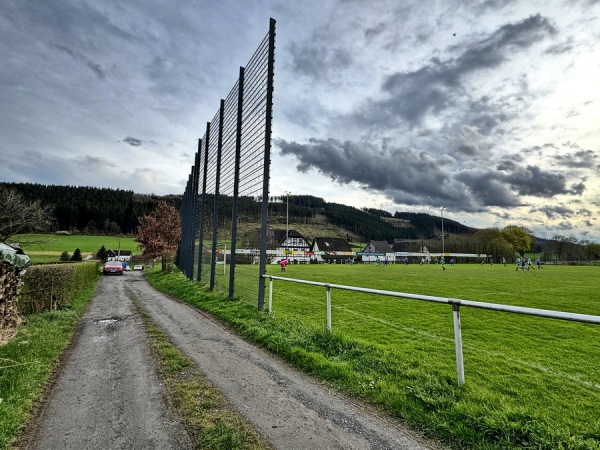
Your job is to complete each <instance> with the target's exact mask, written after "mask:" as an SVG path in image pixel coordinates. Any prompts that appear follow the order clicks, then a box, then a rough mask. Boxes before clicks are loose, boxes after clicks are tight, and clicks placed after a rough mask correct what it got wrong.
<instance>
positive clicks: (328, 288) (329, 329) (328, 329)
mask: <svg viewBox="0 0 600 450" xmlns="http://www.w3.org/2000/svg"><path fill="white" fill-rule="evenodd" d="M326 287H327V331H331V286H329V285H327V286H326Z"/></svg>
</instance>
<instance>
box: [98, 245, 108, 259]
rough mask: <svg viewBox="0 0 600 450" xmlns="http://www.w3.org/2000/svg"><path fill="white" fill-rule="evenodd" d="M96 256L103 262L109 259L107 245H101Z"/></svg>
mask: <svg viewBox="0 0 600 450" xmlns="http://www.w3.org/2000/svg"><path fill="white" fill-rule="evenodd" d="M96 258H98V259H99V260H100V261H102V262H106V260H107V259H108V250H106V247H104V245H103V246H102V247H100V248H99V249H98V251H97V252H96Z"/></svg>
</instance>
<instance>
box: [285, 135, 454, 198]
mask: <svg viewBox="0 0 600 450" xmlns="http://www.w3.org/2000/svg"><path fill="white" fill-rule="evenodd" d="M276 145H277V146H278V147H279V148H280V149H281V154H282V155H293V156H295V157H296V158H297V159H298V161H299V163H298V166H297V169H298V170H299V171H300V172H304V173H307V172H308V171H310V170H311V169H315V170H317V171H319V172H321V173H323V174H325V175H327V176H329V177H331V179H332V180H335V181H337V182H339V183H342V184H345V183H352V182H356V183H359V184H361V185H363V186H365V187H366V188H368V189H373V190H377V191H382V192H385V191H393V192H395V193H396V194H398V193H399V192H407V193H410V194H411V195H412V196H415V197H422V196H427V195H430V196H436V197H437V196H443V197H444V198H450V196H451V195H458V196H460V195H464V192H460V187H459V186H456V185H453V184H452V183H451V179H450V176H449V175H448V174H447V173H446V172H445V171H444V167H445V166H447V165H448V164H450V163H451V162H452V161H451V160H450V159H448V158H447V157H444V158H433V157H431V156H430V155H428V154H426V153H424V152H416V151H414V150H410V149H407V148H391V147H388V146H387V145H385V144H384V145H383V146H381V147H377V146H375V145H373V144H371V143H366V142H361V143H356V142H350V141H338V140H336V139H327V140H320V139H310V141H309V143H308V144H306V145H302V144H298V143H296V142H287V141H285V140H282V139H280V140H277V141H276ZM448 183H449V187H446V188H440V186H443V185H444V184H447V185H448ZM443 189H445V192H443V193H442V192H440V191H441V190H443ZM457 189H458V191H459V192H455V191H456V190H457ZM391 195H394V194H391Z"/></svg>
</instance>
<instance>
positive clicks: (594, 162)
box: [554, 150, 598, 169]
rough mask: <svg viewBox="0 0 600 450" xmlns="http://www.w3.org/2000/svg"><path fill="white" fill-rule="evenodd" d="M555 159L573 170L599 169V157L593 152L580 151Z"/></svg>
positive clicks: (557, 156)
mask: <svg viewBox="0 0 600 450" xmlns="http://www.w3.org/2000/svg"><path fill="white" fill-rule="evenodd" d="M554 159H555V160H556V161H557V162H558V163H559V164H562V165H563V166H566V167H572V168H583V169H593V168H596V169H597V168H598V155H596V154H595V153H594V152H593V151H592V150H579V151H577V152H575V153H566V154H563V155H556V156H555V157H554Z"/></svg>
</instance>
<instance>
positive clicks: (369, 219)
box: [0, 183, 476, 243]
mask: <svg viewBox="0 0 600 450" xmlns="http://www.w3.org/2000/svg"><path fill="white" fill-rule="evenodd" d="M0 187H3V188H8V189H14V190H16V191H17V192H19V193H21V194H22V195H23V196H24V197H25V198H26V199H27V200H32V201H33V200H41V201H42V202H44V203H45V204H51V205H54V216H55V219H56V220H55V222H54V224H53V228H54V229H53V231H73V230H78V231H81V232H89V233H94V232H102V233H107V234H119V233H123V234H132V233H135V230H136V227H137V225H138V217H140V216H142V215H144V214H149V213H150V212H152V211H153V210H154V208H155V207H156V205H157V204H158V202H159V201H161V200H165V201H167V202H168V203H170V204H172V205H174V206H175V207H177V208H179V207H180V202H181V196H177V195H169V196H158V195H153V194H136V193H134V192H133V191H125V190H121V189H108V188H95V187H76V186H55V185H50V186H48V185H41V184H33V183H0ZM213 202H214V196H211V195H209V196H207V198H206V204H207V205H212V204H213ZM220 205H221V209H220V211H219V218H226V217H227V216H229V217H230V216H231V213H230V211H231V198H229V197H224V196H223V197H222V198H221V201H220ZM260 211H261V203H260V202H257V201H256V199H253V198H247V197H244V198H241V199H240V224H243V226H244V227H246V228H255V227H257V226H258V224H259V223H260V220H259V218H260ZM286 224H287V225H288V226H290V228H294V229H296V230H297V231H299V232H300V233H302V234H304V235H306V236H308V237H310V238H314V237H316V236H331V237H341V238H345V239H348V240H350V241H359V242H365V241H368V240H382V241H388V242H390V243H391V242H393V241H394V240H398V239H403V240H407V239H411V240H412V239H414V240H416V239H431V238H436V237H439V236H441V228H442V224H441V217H439V216H432V215H429V214H424V213H412V212H396V213H395V214H393V215H392V214H391V213H389V212H388V211H383V210H377V209H369V208H364V209H358V208H355V207H352V206H347V205H342V204H339V203H329V202H327V201H325V200H324V199H322V198H319V197H314V196H308V195H294V196H289V197H273V198H271V199H270V202H269V225H270V226H272V227H277V228H284V227H285V226H286ZM223 228H227V227H223ZM444 231H445V233H449V234H457V235H459V234H471V233H473V232H474V231H476V229H474V228H470V227H467V226H465V225H463V224H461V223H459V222H456V221H453V220H450V219H444ZM223 237H225V236H223Z"/></svg>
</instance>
